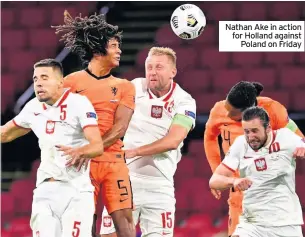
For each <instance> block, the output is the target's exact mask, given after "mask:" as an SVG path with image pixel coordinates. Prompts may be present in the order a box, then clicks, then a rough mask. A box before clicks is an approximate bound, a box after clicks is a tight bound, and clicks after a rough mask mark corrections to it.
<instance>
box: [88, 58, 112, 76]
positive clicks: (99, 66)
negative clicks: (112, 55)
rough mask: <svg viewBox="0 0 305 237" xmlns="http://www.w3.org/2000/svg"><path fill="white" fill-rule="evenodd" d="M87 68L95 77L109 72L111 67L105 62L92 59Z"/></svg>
mask: <svg viewBox="0 0 305 237" xmlns="http://www.w3.org/2000/svg"><path fill="white" fill-rule="evenodd" d="M88 70H89V71H90V72H91V73H92V74H93V75H95V76H97V77H102V76H105V75H107V74H110V72H111V70H112V67H110V66H107V63H102V62H101V61H100V60H96V59H94V58H93V59H92V60H91V61H90V63H89V65H88Z"/></svg>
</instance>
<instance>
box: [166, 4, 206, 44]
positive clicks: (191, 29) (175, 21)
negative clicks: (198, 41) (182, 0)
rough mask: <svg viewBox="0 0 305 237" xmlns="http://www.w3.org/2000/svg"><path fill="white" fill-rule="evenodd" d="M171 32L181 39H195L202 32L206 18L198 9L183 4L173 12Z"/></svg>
mask: <svg viewBox="0 0 305 237" xmlns="http://www.w3.org/2000/svg"><path fill="white" fill-rule="evenodd" d="M170 24H171V27H172V30H173V31H174V33H175V34H176V35H177V36H179V37H180V38H181V39H187V40H189V39H195V38H197V37H198V36H199V35H200V34H201V33H202V32H203V30H204V27H205V25H206V18H205V15H204V14H203V12H202V11H201V9H200V8H199V7H197V6H196V5H193V4H183V5H181V6H180V7H177V8H176V10H175V11H174V12H173V14H172V17H171V21H170Z"/></svg>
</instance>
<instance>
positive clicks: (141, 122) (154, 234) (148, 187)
mask: <svg viewBox="0 0 305 237" xmlns="http://www.w3.org/2000/svg"><path fill="white" fill-rule="evenodd" d="M145 71H146V78H137V79H134V80H133V81H132V83H133V84H134V85H135V88H136V109H135V113H134V115H133V116H132V119H131V121H130V124H129V127H128V129H127V132H126V135H125V137H124V149H125V155H126V158H127V163H128V168H129V170H130V178H131V183H132V189H133V195H134V204H135V210H134V212H133V218H134V222H135V223H138V222H140V227H141V230H142V234H143V236H150V237H158V236H165V235H166V236H169V237H172V236H173V229H174V221H175V203H176V199H175V195H174V191H175V190H174V181H173V176H174V174H175V171H176V169H177V163H178V162H179V161H180V159H181V151H180V149H181V147H182V146H183V140H184V139H185V138H186V136H187V135H188V133H189V131H190V130H191V129H193V128H194V127H195V118H196V102H195V100H194V99H193V98H192V97H191V95H189V94H188V93H187V92H185V91H184V90H183V89H182V88H181V87H180V86H179V85H178V84H177V83H176V82H174V81H173V78H174V77H175V75H176V73H177V69H176V53H175V52H174V51H173V50H172V49H170V48H162V47H153V48H151V49H150V51H149V53H148V57H147V59H146V62H145ZM115 229H116V228H115V226H114V225H113V224H112V223H111V218H110V217H109V215H108V214H107V210H106V209H104V211H103V218H102V226H101V234H102V235H101V236H105V237H106V236H107V237H114V236H116V234H115Z"/></svg>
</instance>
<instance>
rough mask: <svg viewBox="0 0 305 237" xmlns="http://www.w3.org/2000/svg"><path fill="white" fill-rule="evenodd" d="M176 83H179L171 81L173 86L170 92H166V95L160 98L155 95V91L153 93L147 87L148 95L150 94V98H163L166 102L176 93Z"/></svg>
mask: <svg viewBox="0 0 305 237" xmlns="http://www.w3.org/2000/svg"><path fill="white" fill-rule="evenodd" d="M176 85H177V83H176V82H174V81H172V82H171V88H170V90H169V92H168V93H167V94H165V95H164V96H162V97H160V98H158V97H157V96H155V95H154V93H152V91H151V90H150V89H147V92H148V95H149V99H160V100H162V101H164V102H166V101H168V100H169V99H170V98H171V96H172V94H173V93H174V90H175V88H176Z"/></svg>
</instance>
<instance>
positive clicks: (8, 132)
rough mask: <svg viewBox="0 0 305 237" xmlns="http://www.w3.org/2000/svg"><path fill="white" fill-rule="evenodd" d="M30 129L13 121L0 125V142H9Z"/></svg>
mask: <svg viewBox="0 0 305 237" xmlns="http://www.w3.org/2000/svg"><path fill="white" fill-rule="evenodd" d="M30 131H31V129H27V128H22V127H20V126H16V125H15V124H14V122H13V121H9V122H7V123H6V124H5V125H3V126H1V143H6V142H11V141H13V140H15V139H17V138H18V137H22V136H24V135H26V134H27V133H29V132H30Z"/></svg>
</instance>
